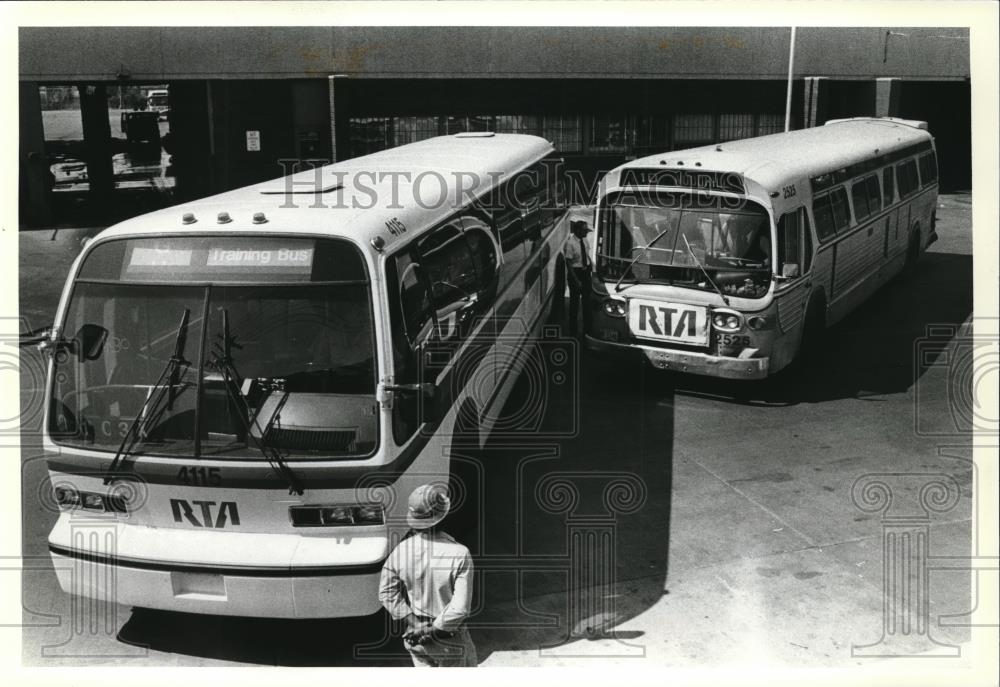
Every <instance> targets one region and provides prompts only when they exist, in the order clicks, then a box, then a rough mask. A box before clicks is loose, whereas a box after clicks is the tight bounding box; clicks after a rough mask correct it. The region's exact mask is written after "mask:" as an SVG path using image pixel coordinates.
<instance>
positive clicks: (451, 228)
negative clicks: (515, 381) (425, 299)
mask: <svg viewBox="0 0 1000 687" xmlns="http://www.w3.org/2000/svg"><path fill="white" fill-rule="evenodd" d="M457 224H458V222H455V221H453V222H451V223H449V224H446V225H445V226H443V227H441V228H440V229H437V230H435V231H433V232H431V234H430V235H429V236H427V237H425V238H424V239H422V240H421V241H420V244H419V251H420V260H421V265H422V266H423V269H424V271H425V272H426V274H427V279H428V282H429V283H430V287H431V298H432V300H433V302H434V310H435V312H436V319H437V326H438V336H439V338H440V339H442V340H445V341H448V340H453V339H458V340H461V339H463V338H464V337H465V335H466V333H467V332H468V329H469V326H470V325H471V324H472V320H473V317H472V315H473V314H474V310H475V309H476V307H475V306H476V304H477V300H478V289H477V275H476V266H475V263H474V261H473V257H472V252H471V251H470V250H469V244H468V242H467V241H466V240H465V236H464V235H463V234H462V232H461V231H460V230H459V228H458V226H457Z"/></svg>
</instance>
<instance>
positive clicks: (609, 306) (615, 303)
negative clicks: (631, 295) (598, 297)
mask: <svg viewBox="0 0 1000 687" xmlns="http://www.w3.org/2000/svg"><path fill="white" fill-rule="evenodd" d="M604 312H605V313H606V314H607V315H608V317H625V315H626V314H627V310H626V309H625V301H621V300H618V299H617V298H609V299H607V300H606V301H604Z"/></svg>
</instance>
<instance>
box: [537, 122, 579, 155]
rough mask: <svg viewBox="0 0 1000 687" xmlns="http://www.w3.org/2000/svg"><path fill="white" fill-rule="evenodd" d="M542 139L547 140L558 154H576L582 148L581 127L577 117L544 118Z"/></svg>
mask: <svg viewBox="0 0 1000 687" xmlns="http://www.w3.org/2000/svg"><path fill="white" fill-rule="evenodd" d="M542 137H543V138H547V139H548V140H549V141H551V142H552V145H553V146H555V149H556V150H558V151H559V152H560V153H578V152H580V150H581V149H582V147H583V127H582V126H581V120H580V117H579V116H563V115H560V116H554V117H550V116H546V117H545V118H544V121H543V124H542Z"/></svg>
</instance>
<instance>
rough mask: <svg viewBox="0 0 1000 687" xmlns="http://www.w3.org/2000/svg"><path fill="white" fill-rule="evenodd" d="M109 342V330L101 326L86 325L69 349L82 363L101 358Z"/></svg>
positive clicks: (78, 332)
mask: <svg viewBox="0 0 1000 687" xmlns="http://www.w3.org/2000/svg"><path fill="white" fill-rule="evenodd" d="M107 340H108V330H107V329H105V328H104V327H102V326H101V325H99V324H85V325H83V326H82V327H80V329H79V330H78V331H77V332H76V336H74V337H73V340H72V342H71V343H70V346H69V349H70V352H71V353H75V354H76V359H77V360H79V361H80V362H81V363H82V362H83V361H85V360H97V359H98V358H100V357H101V353H102V352H103V351H104V344H105V343H106V342H107Z"/></svg>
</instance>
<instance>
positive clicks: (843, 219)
mask: <svg viewBox="0 0 1000 687" xmlns="http://www.w3.org/2000/svg"><path fill="white" fill-rule="evenodd" d="M830 209H831V210H832V211H833V226H834V228H835V229H836V230H837V231H843V230H844V229H846V228H847V226H848V225H849V224H850V223H851V211H850V209H849V208H848V207H847V191H845V190H844V187H843V186H841V187H840V188H835V189H833V190H832V191H830Z"/></svg>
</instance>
